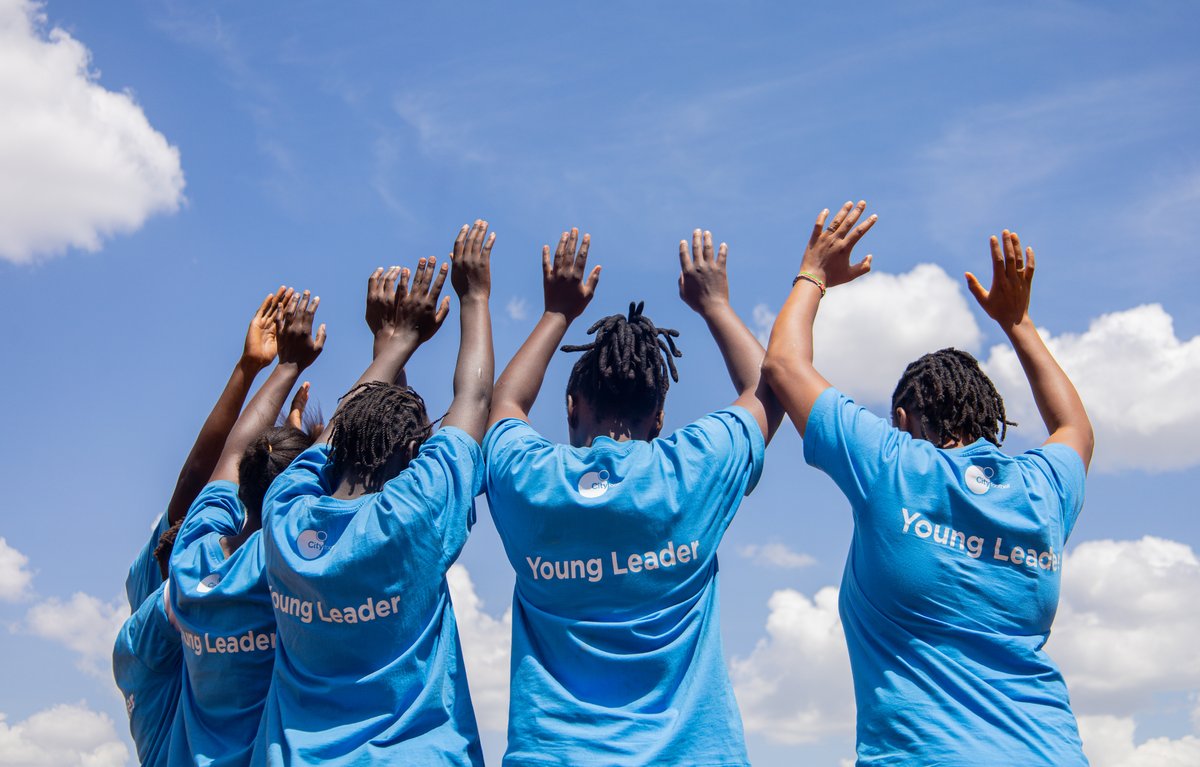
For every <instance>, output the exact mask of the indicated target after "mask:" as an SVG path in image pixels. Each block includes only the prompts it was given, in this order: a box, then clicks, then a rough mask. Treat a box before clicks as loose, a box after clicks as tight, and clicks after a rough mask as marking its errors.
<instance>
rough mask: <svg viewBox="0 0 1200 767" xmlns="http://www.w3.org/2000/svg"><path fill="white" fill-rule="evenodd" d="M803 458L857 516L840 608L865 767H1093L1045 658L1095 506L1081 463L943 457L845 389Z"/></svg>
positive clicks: (822, 402) (960, 454) (1059, 451)
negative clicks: (1077, 533)
mask: <svg viewBox="0 0 1200 767" xmlns="http://www.w3.org/2000/svg"><path fill="white" fill-rule="evenodd" d="M804 457H805V459H806V460H807V461H808V463H809V464H811V465H812V466H815V467H817V468H819V469H821V470H822V471H824V472H825V473H827V474H828V475H829V476H830V477H831V478H832V479H833V481H834V482H836V483H837V485H838V487H839V488H841V490H842V492H843V493H845V495H846V497H847V499H849V501H850V506H851V508H852V509H853V511H854V538H853V542H852V544H851V546H850V555H849V558H848V559H847V561H846V569H845V573H844V574H843V576H842V588H841V597H840V605H839V606H840V612H841V616H842V624H843V626H844V628H845V632H846V643H847V645H848V646H849V649H850V667H851V669H852V671H853V673H854V692H855V699H856V701H857V704H858V764H859V765H877V764H878V765H881V764H892V765H899V764H918V763H919V764H922V765H962V764H999V763H1001V760H1002V761H1003V763H1004V764H1053V765H1056V766H1057V767H1063V766H1065V765H1086V764H1087V760H1086V758H1085V757H1084V755H1083V751H1082V747H1081V744H1080V740H1079V732H1078V728H1077V726H1076V723H1075V716H1074V714H1072V712H1071V706H1070V702H1069V700H1068V697H1067V687H1066V684H1065V683H1064V682H1063V678H1062V674H1061V672H1060V671H1059V669H1058V667H1057V666H1056V665H1055V664H1054V662H1053V661H1052V660H1050V658H1049V656H1047V654H1046V653H1045V651H1044V650H1043V645H1044V644H1045V643H1046V639H1047V637H1048V636H1049V634H1050V624H1051V623H1052V622H1053V620H1054V613H1055V610H1056V609H1057V607H1058V592H1059V580H1060V576H1061V574H1062V554H1063V546H1064V545H1065V544H1066V541H1067V536H1068V535H1070V532H1071V528H1072V527H1073V526H1074V524H1075V519H1076V517H1078V515H1079V511H1080V508H1081V507H1082V504H1083V485H1084V466H1083V461H1082V460H1081V459H1080V457H1079V454H1078V453H1076V452H1075V451H1074V450H1072V449H1071V448H1070V447H1067V446H1066V445H1060V444H1049V445H1046V446H1044V447H1041V448H1038V449H1037V450H1030V451H1028V452H1026V453H1023V454H1022V455H1018V456H1008V455H1005V454H1004V453H1002V452H1001V451H1000V450H999V449H997V448H996V447H995V446H994V445H992V444H991V443H989V442H987V441H985V440H982V439H981V440H979V441H978V442H975V443H973V444H971V445H968V446H966V447H961V448H955V449H951V450H942V449H939V448H937V447H935V446H934V445H933V444H932V443H930V442H927V441H925V440H915V439H913V438H912V437H911V436H909V435H908V434H907V433H905V432H902V431H900V430H898V429H895V428H892V427H891V426H890V425H888V423H887V422H885V421H884V420H883V419H881V418H878V417H877V416H875V415H872V414H871V413H870V412H868V411H867V410H865V409H863V408H860V407H858V406H857V405H855V404H854V402H853V401H852V400H850V399H848V398H847V397H845V396H843V395H842V394H840V393H839V392H837V391H836V390H834V389H832V388H831V389H827V390H825V392H824V393H822V394H821V396H820V397H819V398H818V399H817V402H816V404H815V405H814V406H813V409H812V412H811V414H810V415H809V418H808V426H807V429H806V431H805V435H804Z"/></svg>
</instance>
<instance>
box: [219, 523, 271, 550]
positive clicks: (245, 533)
mask: <svg viewBox="0 0 1200 767" xmlns="http://www.w3.org/2000/svg"><path fill="white" fill-rule="evenodd" d="M261 529H262V519H261V518H258V517H252V516H251V515H249V514H247V515H246V524H244V525H243V526H242V529H241V532H239V533H237V534H236V535H226V536H224V537H223V538H221V551H223V552H225V558H226V559H228V558H229V557H231V556H233V552H235V551H237V550H238V549H240V548H241V547H242V544H243V543H245V542H246V541H247V540H248V539H249V538H250V536H252V535H254V534H255V533H256V532H258V531H259V530H261Z"/></svg>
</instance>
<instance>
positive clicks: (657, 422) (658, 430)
mask: <svg viewBox="0 0 1200 767" xmlns="http://www.w3.org/2000/svg"><path fill="white" fill-rule="evenodd" d="M664 412H665V411H663V410H661V409H660V410H659V411H658V415H657V416H656V417H655V419H654V428H653V429H651V430H650V439H654V438H656V437H658V435H659V434H662V427H663V413H664Z"/></svg>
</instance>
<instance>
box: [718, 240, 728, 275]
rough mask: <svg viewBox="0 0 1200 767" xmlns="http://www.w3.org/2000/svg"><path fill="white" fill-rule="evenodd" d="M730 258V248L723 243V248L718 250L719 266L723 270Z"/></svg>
mask: <svg viewBox="0 0 1200 767" xmlns="http://www.w3.org/2000/svg"><path fill="white" fill-rule="evenodd" d="M728 258H729V246H728V245H726V244H725V243H723V242H722V243H721V247H720V248H718V249H717V266H718V267H719V268H721V269H724V268H725V261H726V260H727V259H728Z"/></svg>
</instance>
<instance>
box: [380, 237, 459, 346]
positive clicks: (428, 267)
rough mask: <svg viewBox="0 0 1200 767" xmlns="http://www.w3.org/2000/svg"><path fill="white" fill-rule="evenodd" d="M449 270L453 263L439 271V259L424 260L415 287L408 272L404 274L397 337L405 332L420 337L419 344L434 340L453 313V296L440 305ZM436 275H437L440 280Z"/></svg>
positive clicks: (397, 308) (419, 263)
mask: <svg viewBox="0 0 1200 767" xmlns="http://www.w3.org/2000/svg"><path fill="white" fill-rule="evenodd" d="M449 270H450V262H449V261H445V262H443V263H442V268H441V269H438V268H437V259H436V258H434V257H432V256H431V257H430V258H422V259H421V260H419V261H417V271H416V273H415V274H414V275H413V280H412V285H411V286H410V285H409V283H408V270H407V269H404V270H402V271H401V274H400V282H399V284H398V285H397V286H396V297H395V300H394V303H393V309H392V326H393V331H392V334H393V337H395V336H396V335H399V334H401V333H412V334H414V335H415V336H416V341H417V343H418V344H423V343H425V342H426V341H428V340H429V339H430V338H433V334H434V333H436V332H437V331H438V328H440V327H441V326H442V322H443V321H444V320H445V319H446V315H447V314H449V313H450V297H449V296H446V297H445V298H443V299H442V301H441V304H440V305H439V304H438V298H439V297H440V296H441V294H442V285H443V284H444V283H445V282H446V274H447V272H448V271H449ZM434 272H437V277H436V278H435V277H434Z"/></svg>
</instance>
